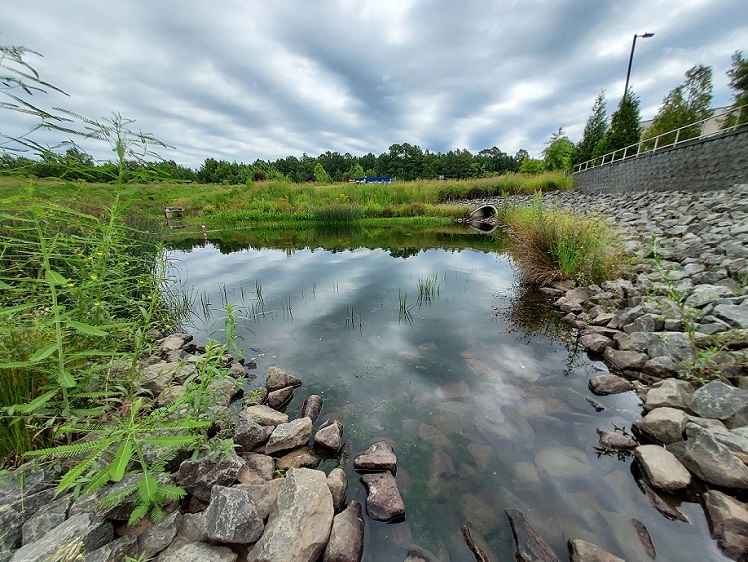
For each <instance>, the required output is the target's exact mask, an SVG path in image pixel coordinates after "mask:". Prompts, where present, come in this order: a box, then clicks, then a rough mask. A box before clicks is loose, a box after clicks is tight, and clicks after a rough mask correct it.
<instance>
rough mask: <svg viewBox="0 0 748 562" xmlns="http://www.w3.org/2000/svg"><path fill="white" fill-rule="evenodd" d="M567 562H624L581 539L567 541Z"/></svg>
mask: <svg viewBox="0 0 748 562" xmlns="http://www.w3.org/2000/svg"><path fill="white" fill-rule="evenodd" d="M567 545H568V547H569V562H624V560H623V559H622V558H618V556H614V555H612V554H611V553H610V552H608V551H607V550H603V549H602V548H600V547H599V546H597V545H596V544H592V543H591V542H587V541H583V540H582V539H569V542H568V543H567Z"/></svg>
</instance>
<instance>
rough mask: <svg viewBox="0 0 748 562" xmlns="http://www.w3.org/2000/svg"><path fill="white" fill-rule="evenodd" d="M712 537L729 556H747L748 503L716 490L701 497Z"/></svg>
mask: <svg viewBox="0 0 748 562" xmlns="http://www.w3.org/2000/svg"><path fill="white" fill-rule="evenodd" d="M701 500H702V503H703V505H704V512H705V513H706V517H707V520H708V521H709V529H710V530H711V533H712V538H713V539H714V540H716V541H717V544H718V545H719V547H720V548H721V549H722V550H723V551H724V552H725V554H727V555H728V556H730V557H731V558H734V559H735V560H743V559H745V558H748V504H745V503H743V502H741V501H739V500H737V499H736V498H733V497H732V496H728V495H727V494H724V493H722V492H718V491H717V490H709V491H707V492H706V493H705V494H704V495H702V497H701Z"/></svg>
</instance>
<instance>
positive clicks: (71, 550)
mask: <svg viewBox="0 0 748 562" xmlns="http://www.w3.org/2000/svg"><path fill="white" fill-rule="evenodd" d="M6 530H7V529H3V531H6ZM113 538H114V530H113V529H112V524H111V523H109V522H107V521H104V520H103V519H101V518H99V517H98V516H96V515H94V514H93V513H79V514H77V515H73V516H71V517H70V518H69V519H68V520H67V521H64V522H63V523H61V524H60V525H58V526H57V527H55V528H54V529H52V530H51V531H49V532H47V533H46V534H45V535H44V536H43V537H42V538H40V539H39V540H36V541H33V542H30V543H29V544H27V545H24V546H23V547H21V548H20V549H19V550H17V551H15V552H14V553H13V557H12V558H11V561H12V562H47V561H49V560H57V559H64V558H65V556H70V559H71V560H73V559H75V555H77V554H84V553H89V552H92V551H94V550H96V549H98V548H99V547H101V546H103V545H104V544H106V543H108V542H110V541H111V540H112V539H113Z"/></svg>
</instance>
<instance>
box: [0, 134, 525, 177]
mask: <svg viewBox="0 0 748 562" xmlns="http://www.w3.org/2000/svg"><path fill="white" fill-rule="evenodd" d="M526 157H527V151H525V150H520V151H519V152H517V154H515V155H514V156H511V155H509V154H506V153H505V152H502V151H501V150H499V148H497V147H493V148H488V149H484V150H481V151H480V152H478V153H477V154H472V153H471V152H470V151H469V150H459V149H457V150H450V151H449V152H447V153H441V152H430V151H429V150H422V149H421V148H420V147H419V146H416V145H411V144H408V143H403V144H393V145H392V146H390V147H389V150H388V151H387V152H384V153H382V154H380V155H379V156H376V155H375V154H372V153H369V154H366V155H364V156H353V155H352V154H349V153H345V154H340V153H339V152H330V151H327V152H325V153H324V154H320V155H319V156H317V157H313V156H309V155H307V154H304V155H303V156H301V157H300V158H298V157H296V156H288V157H286V158H280V159H277V160H274V161H273V160H255V161H254V162H253V163H252V164H245V163H243V162H228V161H226V160H216V159H215V158H206V159H205V161H204V162H203V164H202V165H201V166H200V167H199V168H198V169H196V170H193V169H191V168H187V167H185V166H181V165H179V164H177V163H176V162H174V161H173V160H161V161H156V162H142V161H125V170H124V179H125V181H129V182H137V181H142V182H146V181H158V180H166V179H173V180H181V181H196V182H200V183H220V184H230V185H238V184H246V183H249V182H253V181H264V180H273V179H282V180H286V181H291V182H294V183H304V182H322V183H326V182H343V181H347V180H349V179H352V178H356V177H363V176H390V177H393V178H397V179H399V180H406V181H408V180H415V179H435V178H438V177H439V176H443V177H445V178H450V179H467V178H481V177H487V176H492V175H498V174H503V173H507V172H516V171H518V170H519V168H520V165H521V164H522V161H523V160H524V159H525V158H526ZM0 173H2V174H6V175H8V174H11V173H12V174H15V175H22V176H34V177H38V178H65V179H69V180H83V181H90V182H101V183H106V182H110V181H115V180H116V179H117V178H118V175H119V173H120V170H119V167H118V166H117V165H116V164H114V163H110V162H105V163H97V162H95V161H94V159H93V157H91V156H90V155H89V154H87V153H86V152H84V151H82V150H81V149H80V148H78V147H71V148H68V150H67V151H66V152H65V153H63V154H58V153H55V152H52V151H48V152H44V153H43V154H42V155H41V157H40V158H38V159H31V158H27V157H24V156H18V155H13V154H10V153H5V154H3V155H2V156H0Z"/></svg>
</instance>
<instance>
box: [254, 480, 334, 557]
mask: <svg viewBox="0 0 748 562" xmlns="http://www.w3.org/2000/svg"><path fill="white" fill-rule="evenodd" d="M332 521H333V507H332V495H331V494H330V489H329V488H328V487H327V481H326V478H325V473H324V472H321V471H319V470H313V469H309V468H292V469H290V470H289V471H288V473H287V474H286V478H285V479H284V485H283V486H282V487H281V489H280V492H279V493H278V500H277V502H276V505H275V507H274V508H273V511H272V512H271V514H270V518H269V520H268V524H267V525H266V526H265V532H264V533H263V535H262V537H261V538H260V540H259V541H257V543H256V544H255V545H254V547H252V550H251V551H250V552H249V555H248V557H247V558H248V559H249V560H252V561H254V562H314V561H316V560H317V558H318V557H319V555H320V554H321V553H322V550H323V549H324V548H325V545H326V544H327V539H328V538H329V536H330V530H331V528H332Z"/></svg>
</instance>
